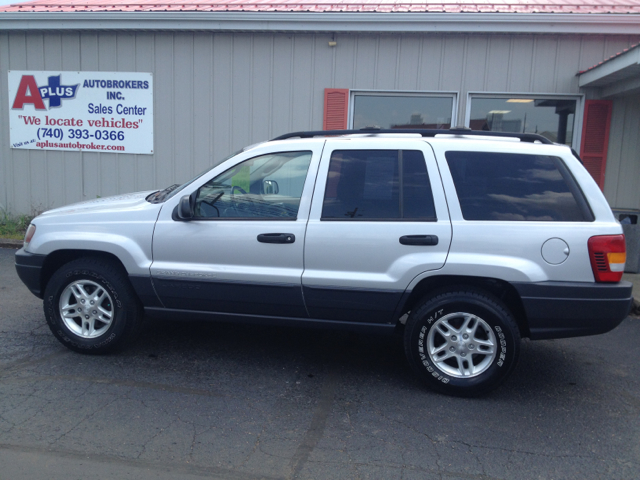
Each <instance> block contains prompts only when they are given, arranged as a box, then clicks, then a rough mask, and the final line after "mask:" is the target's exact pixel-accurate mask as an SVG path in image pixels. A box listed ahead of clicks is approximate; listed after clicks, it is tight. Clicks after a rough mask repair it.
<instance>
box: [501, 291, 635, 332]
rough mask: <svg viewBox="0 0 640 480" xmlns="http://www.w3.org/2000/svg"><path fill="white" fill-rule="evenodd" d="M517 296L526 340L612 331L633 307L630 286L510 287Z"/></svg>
mask: <svg viewBox="0 0 640 480" xmlns="http://www.w3.org/2000/svg"><path fill="white" fill-rule="evenodd" d="M513 286H514V287H515V289H516V290H517V291H518V293H519V294H520V298H521V299H522V304H523V306H524V310H525V313H526V315H527V321H528V324H529V331H530V338H531V339H532V340H541V339H547V338H567V337H582V336H586V335H598V334H601V333H606V332H608V331H610V330H613V329H614V328H616V327H617V326H618V325H620V323H621V322H622V321H623V320H624V319H625V318H627V316H628V315H629V312H630V311H631V307H632V306H633V296H632V294H631V290H632V288H633V284H632V283H631V282H619V283H584V282H539V283H514V284H513Z"/></svg>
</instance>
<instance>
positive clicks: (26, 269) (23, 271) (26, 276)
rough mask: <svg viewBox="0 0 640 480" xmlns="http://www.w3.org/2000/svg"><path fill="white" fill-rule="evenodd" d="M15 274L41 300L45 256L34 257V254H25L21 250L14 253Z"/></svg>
mask: <svg viewBox="0 0 640 480" xmlns="http://www.w3.org/2000/svg"><path fill="white" fill-rule="evenodd" d="M15 258H16V272H18V276H19V277H20V280H22V282H23V283H24V284H25V285H26V286H27V287H28V288H29V290H31V293H33V294H34V295H35V296H36V297H38V298H42V297H43V295H44V292H42V283H41V281H40V279H41V273H42V267H43V265H44V260H45V258H47V256H46V255H36V254H34V253H29V252H25V250H24V248H21V249H20V250H18V251H17V252H16V257H15Z"/></svg>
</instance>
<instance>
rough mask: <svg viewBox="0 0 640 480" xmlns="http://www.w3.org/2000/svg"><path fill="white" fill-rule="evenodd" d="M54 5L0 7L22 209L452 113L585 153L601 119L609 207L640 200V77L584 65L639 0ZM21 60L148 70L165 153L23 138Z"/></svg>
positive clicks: (595, 58) (1, 140)
mask: <svg viewBox="0 0 640 480" xmlns="http://www.w3.org/2000/svg"><path fill="white" fill-rule="evenodd" d="M71 3H73V2H71ZM75 3H76V4H77V5H78V8H77V9H80V8H81V6H82V5H84V4H88V2H81V1H77V2H75ZM98 3H100V2H98ZM338 3H340V2H338ZM555 3H556V4H557V2H555ZM45 4H46V5H45ZM170 4H171V5H173V3H170ZM243 4H247V5H253V6H254V7H255V5H256V4H251V3H250V2H243ZM342 4H343V5H344V4H345V2H342ZM30 5H31V8H29V6H30ZM52 5H53V6H52ZM55 5H56V4H55V2H31V3H27V4H21V6H20V7H18V6H12V7H6V8H4V12H0V111H2V112H3V116H4V121H3V122H2V123H1V124H0V125H1V126H0V175H1V177H2V178H1V179H0V207H1V208H2V209H3V210H5V211H7V212H9V213H10V214H32V213H36V212H39V211H43V210H47V209H50V208H54V207H57V206H61V205H64V204H68V203H72V202H77V201H82V200H87V199H93V198H96V197H104V196H109V195H115V194H119V193H125V192H131V191H139V190H150V189H155V188H162V187H165V186H167V185H170V184H173V183H181V182H183V181H186V180H188V179H189V178H190V177H192V176H194V175H196V174H197V173H199V172H200V171H202V170H204V169H205V168H207V167H210V166H213V165H215V164H217V163H219V162H220V161H221V160H222V159H223V158H224V157H226V156H227V155H229V154H230V153H232V152H233V151H236V150H238V149H240V148H242V147H243V146H246V145H249V144H253V143H257V142H260V141H264V140H268V139H271V138H274V137H276V136H278V135H280V134H283V133H287V132H290V131H300V130H320V129H322V128H323V127H329V128H362V127H366V126H379V127H382V128H398V127H403V128H410V127H423V128H449V126H452V125H453V126H456V125H466V126H471V127H472V128H475V129H485V130H497V131H500V130H502V131H527V132H529V131H531V132H536V133H541V134H543V135H546V136H548V137H549V138H551V139H552V140H554V141H557V142H559V143H566V144H568V145H571V146H573V148H575V149H576V150H577V151H581V152H582V154H583V156H584V149H585V148H589V146H590V145H591V144H592V143H593V141H595V140H594V139H595V138H596V136H597V135H602V138H600V139H599V140H598V141H599V143H598V145H596V147H598V148H602V146H603V145H605V146H606V151H605V152H601V153H600V154H599V156H598V155H596V156H593V155H591V156H590V155H587V156H586V157H589V158H592V159H593V160H592V161H593V162H595V163H594V165H595V166H592V167H590V171H592V174H593V175H594V178H596V180H597V181H598V182H599V183H600V184H601V186H602V188H603V190H604V192H605V195H606V197H607V199H608V200H609V202H610V204H611V206H612V207H614V208H619V209H624V210H630V211H635V210H638V209H640V189H639V188H638V179H640V154H639V153H638V149H637V148H636V143H637V142H638V133H640V132H639V129H640V115H639V114H640V94H638V93H637V92H638V91H637V90H634V89H633V88H626V89H624V90H620V89H619V88H618V90H615V88H609V87H610V86H611V85H610V83H611V82H609V83H606V81H609V80H611V78H610V77H607V78H608V80H606V79H605V80H602V79H600V80H596V81H595V83H594V81H590V82H591V83H589V79H587V80H584V78H585V77H586V76H589V75H591V76H593V75H594V73H593V72H594V71H598V68H604V67H605V66H606V65H607V64H609V63H611V62H612V61H613V60H610V61H609V62H605V61H606V60H607V59H610V57H612V56H614V57H616V58H617V56H619V54H620V53H621V52H624V51H625V50H626V49H629V48H630V47H633V46H634V45H636V44H638V43H639V42H640V9H638V12H636V11H631V12H629V11H625V12H621V13H615V12H614V13H611V12H605V13H601V12H600V11H597V12H595V13H594V12H590V13H584V14H583V13H575V12H566V11H564V10H563V11H560V12H552V13H539V12H535V11H529V10H527V8H526V7H522V5H524V4H522V5H521V7H522V8H521V10H522V11H517V12H492V11H489V12H482V5H480V6H478V4H474V5H475V7H473V8H474V9H475V10H473V11H470V12H469V11H467V12H466V13H463V12H454V13H442V12H440V13H429V12H424V11H417V12H415V11H408V12H389V13H384V12H382V13H381V12H378V13H368V12H367V11H364V10H363V8H364V7H363V6H362V5H360V7H358V8H360V10H361V11H360V12H359V13H349V12H332V11H326V9H325V10H324V11H320V12H318V11H306V12H299V11H285V12H282V11H260V8H262V9H265V7H256V9H257V11H249V12H238V11H234V10H230V7H229V6H228V5H227V6H226V7H224V5H222V4H220V3H209V4H208V5H209V6H210V7H211V6H212V5H213V6H216V7H220V6H221V5H222V7H220V8H221V10H220V11H200V10H203V9H204V7H202V6H200V7H199V8H200V10H198V9H197V8H196V7H193V9H191V11H168V12H167V11H165V12H158V11H130V10H136V9H138V10H140V9H142V7H140V4H137V6H136V5H129V6H128V7H127V6H124V7H123V6H122V5H120V6H119V7H117V8H120V9H123V10H124V11H118V12H114V10H113V8H114V7H113V6H109V5H106V3H105V4H104V5H103V6H102V7H97V6H95V5H93V4H92V5H93V6H90V7H86V6H85V10H89V11H83V12H81V11H73V12H72V11H69V10H70V7H69V5H70V3H69V2H64V4H62V5H61V6H58V7H56V6H55ZM164 5H165V7H166V5H167V4H164ZM287 5H288V8H292V7H291V5H292V4H287ZM296 5H299V3H296ZM350 5H355V4H350ZM386 5H388V4H386ZM460 5H464V4H462V3H461V4H460ZM180 6H183V7H184V5H182V4H181V5H180ZM125 7H126V8H125ZM176 7H179V6H178V5H177V4H176ZM56 8H57V9H56ZM127 8H128V9H129V10H127ZM157 8H160V7H157ZM225 8H226V10H225ZM234 8H235V7H234ZM272 8H276V7H272ZM326 8H328V7H326ZM594 8H596V7H594ZM626 8H632V7H626ZM633 8H635V7H633ZM100 10H105V11H100ZM147 10H149V9H147ZM194 10H195V11H194ZM276 10H277V9H276ZM378 10H380V8H379V9H378ZM632 50H633V51H635V49H632ZM622 55H625V54H624V53H622ZM601 62H605V63H603V64H602V65H601V66H599V67H595V68H592V67H594V66H596V65H598V64H600V63H601ZM11 71H20V72H58V74H60V73H62V74H63V75H64V72H143V73H150V74H151V75H152V78H153V92H152V93H153V119H152V120H153V149H152V153H146V154H127V153H107V152H100V153H97V152H93V151H62V150H50V149H47V148H42V149H22V148H14V146H13V145H12V140H11V129H12V128H13V126H12V125H11V124H10V122H9V121H8V117H9V111H10V110H11V108H12V106H14V105H15V103H14V98H10V94H9V90H10V89H11V85H10V84H9V80H8V78H9V76H10V72H11ZM580 72H583V73H582V74H580ZM627 73H629V74H630V76H631V78H632V79H633V78H634V77H633V72H627ZM636 75H637V72H636ZM604 77H606V75H605V76H604ZM611 81H613V80H611ZM598 82H600V83H598ZM603 82H604V83H603ZM618 83H620V82H618ZM616 85H617V84H616ZM608 86H609V87H608ZM607 88H609V89H608V90H607ZM27 95H28V93H27ZM594 100H599V101H602V100H604V102H602V103H597V102H592V101H594ZM113 101H114V102H115V99H114V100H113ZM590 102H592V103H590ZM107 103H108V101H107V100H106V99H105V104H107ZM590 105H591V106H597V105H600V106H603V105H604V107H603V108H604V109H605V110H604V111H602V108H601V109H600V110H601V111H600V112H599V113H598V115H595V114H593V115H591V118H592V120H593V121H592V122H591V123H590V124H589V125H591V127H589V125H587V120H588V117H589V114H588V108H587V109H586V107H589V106H590ZM585 112H587V113H585ZM603 112H604V113H603ZM603 115H604V117H603ZM594 122H595V123H594ZM598 122H599V123H598ZM587 127H589V128H591V129H589V128H587ZM585 128H586V130H585ZM585 132H586V133H585ZM594 132H595V134H594ZM587 140H589V141H590V142H591V143H590V142H589V141H587ZM585 142H586V144H585ZM603 142H606V143H603ZM585 146H586V147H585ZM598 169H601V171H600V170H598ZM598 172H600V173H598Z"/></svg>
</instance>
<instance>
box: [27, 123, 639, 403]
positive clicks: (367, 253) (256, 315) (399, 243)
mask: <svg viewBox="0 0 640 480" xmlns="http://www.w3.org/2000/svg"><path fill="white" fill-rule="evenodd" d="M625 258H626V257H625V240H624V236H623V234H622V228H621V226H620V225H619V224H618V223H617V222H616V220H615V219H614V216H613V214H612V213H611V209H610V208H609V205H608V204H607V202H606V200H605V198H604V196H603V195H602V192H601V191H600V189H599V188H598V186H597V185H596V183H595V182H594V181H593V179H592V178H591V177H590V175H589V174H588V173H587V171H586V170H585V169H584V168H583V166H582V165H581V162H580V160H579V158H577V156H576V155H574V154H573V153H572V151H571V150H570V148H568V147H566V146H563V145H554V144H552V143H551V142H550V141H548V140H547V139H545V138H543V137H540V136H537V135H530V134H522V135H519V134H502V133H500V134H496V133H492V132H471V131H465V130H452V131H440V130H435V131H434V130H410V131H398V130H392V131H380V130H376V131H340V132H299V133H294V134H289V135H284V136H282V137H278V138H276V139H274V140H272V141H269V142H266V143H262V144H259V145H257V146H253V147H249V148H246V149H244V150H243V151H241V152H239V153H237V154H236V155H234V156H232V157H231V158H229V159H228V160H226V161H225V162H223V163H222V164H220V165H217V166H216V167H213V168H212V169H210V170H208V171H206V172H204V173H202V174H200V175H198V176H197V177H196V178H194V179H192V180H190V181H188V182H186V183H185V184H183V185H180V186H178V185H173V186H171V187H168V188H166V189H164V190H160V191H155V192H143V193H134V194H130V195H119V196H116V197H111V198H100V199H96V200H91V201H87V202H82V203H77V204H75V205H70V206H67V207H63V208H57V209H55V210H51V211H48V212H46V213H44V214H42V215H40V216H39V217H37V218H36V219H34V220H33V223H32V225H31V226H30V227H29V230H28V232H27V235H26V238H25V243H24V248H23V249H21V250H20V251H18V252H17V253H16V268H17V271H18V274H19V275H20V278H21V279H22V280H23V282H24V283H25V284H26V285H27V286H28V287H29V289H30V290H31V291H32V292H33V293H34V294H35V295H37V296H38V297H40V298H43V299H44V311H45V316H46V319H47V322H48V324H49V326H50V328H51V331H52V332H53V334H54V335H55V336H56V337H57V338H58V339H59V340H60V341H61V342H62V343H63V344H64V345H66V346H67V347H68V348H70V349H72V350H74V351H77V352H81V353H104V352H109V351H113V350H116V349H119V348H122V347H123V346H125V345H126V344H127V343H128V342H130V341H131V340H132V339H134V338H135V336H136V334H137V332H138V331H139V329H140V325H141V321H142V317H143V313H144V314H147V315H148V316H149V317H169V318H171V317H173V318H176V317H180V318H198V319H210V320H222V321H230V322H252V323H259V324H279V325H300V326H315V327H323V328H346V329H358V330H367V331H384V332H389V333H392V332H400V333H401V334H402V335H404V345H405V351H406V355H407V358H408V360H409V363H410V364H411V366H412V368H413V369H414V370H415V372H416V373H417V375H418V376H420V377H421V378H422V379H424V380H425V381H426V383H428V384H429V385H430V386H431V387H433V388H435V389H436V390H438V391H441V392H444V393H447V394H454V395H465V396H470V395H478V394H481V393H484V392H487V391H489V390H491V389H493V388H495V387H497V386H498V385H499V384H500V383H502V382H503V381H504V380H505V379H506V378H507V377H508V375H509V374H510V372H511V371H512V370H513V368H514V367H515V365H516V361H517V359H518V352H519V348H520V339H521V338H522V337H529V338H531V339H533V340H535V339H548V338H561V337H571V336H580V335H593V334H599V333H604V332H607V331H609V330H611V329H613V328H615V327H616V326H617V325H618V324H619V323H620V322H621V321H622V320H623V319H624V318H625V317H626V316H627V314H628V313H629V310H630V308H631V305H632V301H633V298H632V296H631V284H630V283H628V282H623V281H621V277H622V272H623V270H624V264H625Z"/></svg>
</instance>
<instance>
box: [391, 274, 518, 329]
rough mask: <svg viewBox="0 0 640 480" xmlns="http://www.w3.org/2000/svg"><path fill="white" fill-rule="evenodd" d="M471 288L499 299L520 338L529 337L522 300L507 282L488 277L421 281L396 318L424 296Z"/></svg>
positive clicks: (441, 277) (403, 303)
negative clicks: (515, 324)
mask: <svg viewBox="0 0 640 480" xmlns="http://www.w3.org/2000/svg"><path fill="white" fill-rule="evenodd" d="M458 287H460V288H465V287H466V288H473V289H475V290H481V291H484V292H487V293H490V294H492V295H493V296H495V297H497V298H498V299H500V300H501V301H502V302H503V303H504V304H505V305H506V306H507V308H508V309H509V311H510V312H511V314H512V315H513V317H514V318H515V320H516V323H517V325H518V329H519V330H520V336H521V337H529V336H530V332H529V325H528V322H527V316H526V313H525V309H524V305H523V304H522V299H521V298H520V295H519V294H518V292H517V291H516V289H515V288H514V287H513V285H511V284H510V283H509V282H505V281H504V280H499V279H496V278H489V277H472V276H462V275H437V276H432V277H427V278H425V279H423V280H421V281H420V282H419V283H418V284H417V285H416V286H415V287H414V288H413V290H412V291H411V292H408V294H407V295H405V296H404V298H403V300H401V304H400V305H399V308H398V315H397V316H398V318H400V317H402V316H403V315H405V314H406V313H408V312H409V311H411V309H412V308H413V307H414V305H416V303H418V302H419V301H420V299H422V298H424V297H425V296H430V295H433V294H435V293H436V292H439V291H442V290H451V289H453V288H458Z"/></svg>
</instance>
